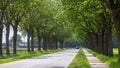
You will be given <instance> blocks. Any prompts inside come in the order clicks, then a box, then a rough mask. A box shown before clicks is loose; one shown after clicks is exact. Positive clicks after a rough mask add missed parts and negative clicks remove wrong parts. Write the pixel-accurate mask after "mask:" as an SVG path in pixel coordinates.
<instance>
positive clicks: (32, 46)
mask: <svg viewBox="0 0 120 68" xmlns="http://www.w3.org/2000/svg"><path fill="white" fill-rule="evenodd" d="M31 51H33V52H34V31H33V30H32V33H31Z"/></svg>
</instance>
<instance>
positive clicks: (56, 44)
mask: <svg viewBox="0 0 120 68" xmlns="http://www.w3.org/2000/svg"><path fill="white" fill-rule="evenodd" d="M54 43H55V49H58V41H57V39H55V42H54Z"/></svg>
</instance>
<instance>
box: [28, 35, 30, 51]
mask: <svg viewBox="0 0 120 68" xmlns="http://www.w3.org/2000/svg"><path fill="white" fill-rule="evenodd" d="M27 49H28V52H30V34H29V33H28V37H27Z"/></svg>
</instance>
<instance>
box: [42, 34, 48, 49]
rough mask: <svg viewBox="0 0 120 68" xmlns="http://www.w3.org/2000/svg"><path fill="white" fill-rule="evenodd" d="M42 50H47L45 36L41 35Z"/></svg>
mask: <svg viewBox="0 0 120 68" xmlns="http://www.w3.org/2000/svg"><path fill="white" fill-rule="evenodd" d="M43 50H47V37H45V36H44V37H43Z"/></svg>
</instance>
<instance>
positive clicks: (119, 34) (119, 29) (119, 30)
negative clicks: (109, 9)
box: [114, 18, 120, 62]
mask: <svg viewBox="0 0 120 68" xmlns="http://www.w3.org/2000/svg"><path fill="white" fill-rule="evenodd" d="M114 21H115V28H116V33H117V40H118V62H120V19H116V18H114Z"/></svg>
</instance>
